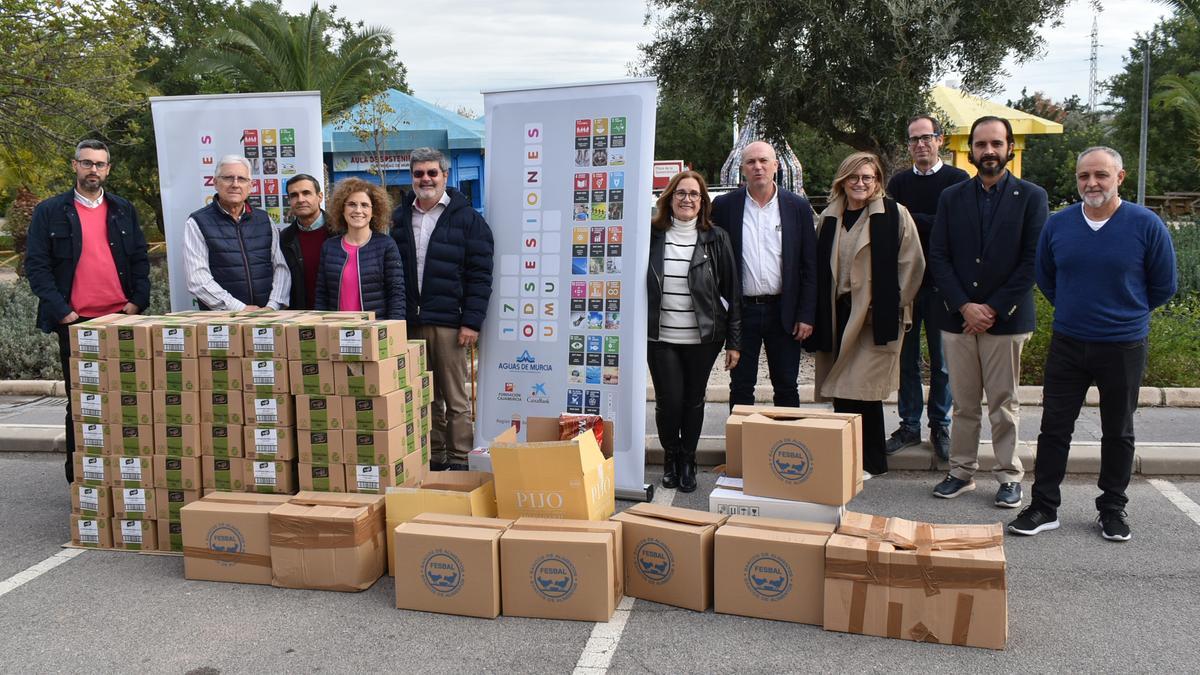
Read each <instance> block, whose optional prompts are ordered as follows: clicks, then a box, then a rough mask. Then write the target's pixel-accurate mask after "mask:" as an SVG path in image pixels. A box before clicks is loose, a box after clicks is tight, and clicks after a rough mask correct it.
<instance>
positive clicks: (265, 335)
mask: <svg viewBox="0 0 1200 675" xmlns="http://www.w3.org/2000/svg"><path fill="white" fill-rule="evenodd" d="M290 322H291V320H290V319H289V318H287V317H286V316H283V315H275V316H273V317H272V318H271V319H268V320H266V321H255V322H254V323H252V324H249V325H245V326H244V330H243V333H244V336H243V340H242V349H243V351H242V354H243V356H245V357H246V358H247V359H251V358H254V359H282V360H285V361H286V359H287V357H288V355H287V351H288V348H287V336H286V334H285V333H284V331H285V329H286V327H287V326H288V324H289V323H290Z"/></svg>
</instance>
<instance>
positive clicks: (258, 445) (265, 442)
mask: <svg viewBox="0 0 1200 675" xmlns="http://www.w3.org/2000/svg"><path fill="white" fill-rule="evenodd" d="M242 438H243V443H244V445H243V447H244V448H245V453H246V458H247V459H251V458H253V459H263V460H281V461H283V460H292V459H296V430H295V429H293V428H291V427H260V426H255V425H252V424H247V425H246V426H244V427H242Z"/></svg>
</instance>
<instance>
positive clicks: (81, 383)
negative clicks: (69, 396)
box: [69, 357, 112, 391]
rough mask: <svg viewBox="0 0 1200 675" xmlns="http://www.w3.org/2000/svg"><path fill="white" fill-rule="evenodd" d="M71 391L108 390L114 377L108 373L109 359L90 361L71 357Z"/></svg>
mask: <svg viewBox="0 0 1200 675" xmlns="http://www.w3.org/2000/svg"><path fill="white" fill-rule="evenodd" d="M70 371H71V372H70V373H69V374H70V376H71V391H108V390H109V389H111V388H112V378H111V377H110V376H109V374H108V361H88V360H86V359H80V358H74V357H72V358H71V363H70Z"/></svg>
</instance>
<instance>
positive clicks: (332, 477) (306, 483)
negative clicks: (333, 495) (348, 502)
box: [296, 462, 346, 492]
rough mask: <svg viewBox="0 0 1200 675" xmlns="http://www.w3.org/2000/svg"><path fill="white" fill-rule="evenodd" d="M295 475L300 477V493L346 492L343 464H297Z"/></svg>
mask: <svg viewBox="0 0 1200 675" xmlns="http://www.w3.org/2000/svg"><path fill="white" fill-rule="evenodd" d="M296 473H297V475H298V476H299V477H300V490H301V491H306V490H307V491H315V492H345V491H346V466H345V465H344V464H337V463H334V464H328V463H326V464H312V463H309V462H297V463H296Z"/></svg>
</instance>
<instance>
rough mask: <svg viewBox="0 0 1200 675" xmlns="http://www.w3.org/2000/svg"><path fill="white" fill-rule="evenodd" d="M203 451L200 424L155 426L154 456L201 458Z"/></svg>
mask: <svg viewBox="0 0 1200 675" xmlns="http://www.w3.org/2000/svg"><path fill="white" fill-rule="evenodd" d="M201 451H202V447H201V445H200V425H199V424H155V425H154V454H156V455H169V456H171V457H199V456H200V454H201ZM188 489H191V488H188Z"/></svg>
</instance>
